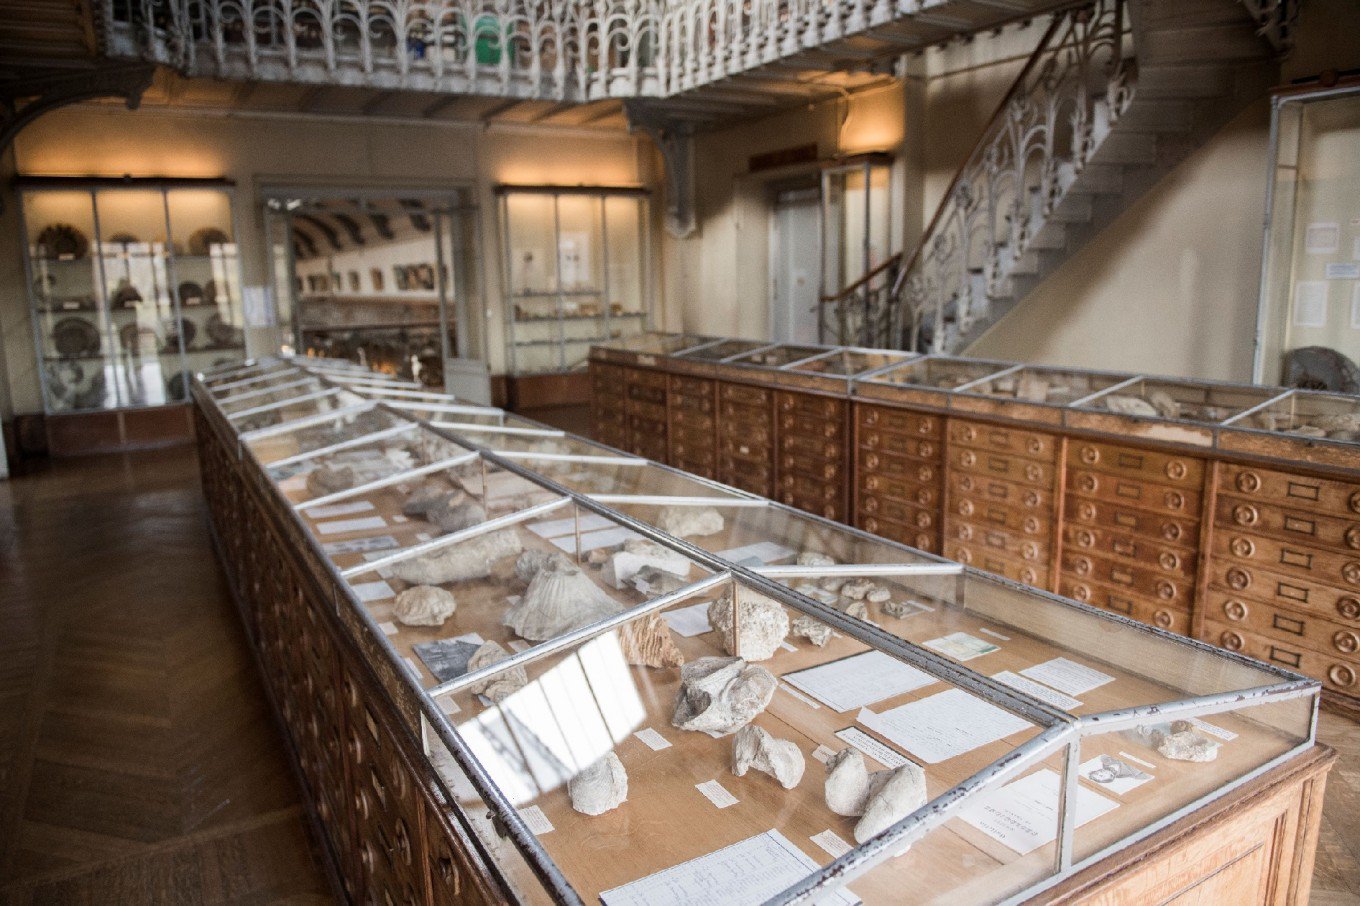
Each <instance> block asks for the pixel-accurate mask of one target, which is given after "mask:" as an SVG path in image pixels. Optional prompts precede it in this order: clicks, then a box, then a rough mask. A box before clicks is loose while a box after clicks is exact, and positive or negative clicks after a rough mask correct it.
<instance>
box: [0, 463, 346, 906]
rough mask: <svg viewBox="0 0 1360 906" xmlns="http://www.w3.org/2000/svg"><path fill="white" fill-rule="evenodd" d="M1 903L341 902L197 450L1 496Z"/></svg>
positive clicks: (87, 471) (59, 474)
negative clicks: (313, 828) (254, 650)
mask: <svg viewBox="0 0 1360 906" xmlns="http://www.w3.org/2000/svg"><path fill="white" fill-rule="evenodd" d="M0 577H2V578H0V586H2V587H3V594H0V902H6V903H30V902H32V903H100V904H108V903H177V904H178V903H185V904H191V903H280V902H289V903H303V902H318V903H320V902H328V901H329V899H330V898H329V891H328V888H327V886H326V883H325V880H324V877H323V876H322V874H321V873H320V870H319V869H318V867H317V864H316V862H315V860H314V857H313V855H312V853H311V852H310V849H309V845H308V840H307V836H306V832H305V829H304V826H303V822H304V820H305V819H304V816H303V814H302V810H301V807H300V805H299V794H298V790H297V788H296V786H295V784H294V781H293V778H292V775H291V774H290V773H289V769H288V766H287V763H286V760H285V755H284V753H283V751H282V749H281V746H280V743H279V740H278V737H277V733H276V730H275V728H274V726H273V724H272V723H271V719H270V716H269V713H268V709H267V705H266V704H265V701H264V698H263V690H262V689H261V686H260V682H259V680H258V678H257V676H256V673H255V669H254V665H253V663H252V662H251V660H250V657H249V652H248V649H247V647H246V641H245V638H244V635H243V634H242V631H241V629H240V626H239V623H238V621H237V618H236V613H235V611H234V610H233V608H232V604H231V602H230V599H229V597H228V594H227V589H226V585H225V583H224V582H223V579H222V576H221V574H220V572H219V570H218V568H217V565H216V563H215V562H214V560H213V554H212V549H211V547H210V544H209V541H208V534H207V529H206V523H205V513H204V505H203V498H202V494H201V492H200V490H199V486H198V471H197V464H196V462H195V459H194V454H193V451H192V449H190V448H187V447H183V448H179V449H175V450H169V451H161V452H156V453H148V454H139V455H136V456H126V457H123V456H118V457H100V458H91V459H84V460H79V461H67V462H62V463H57V464H55V465H53V466H52V467H50V468H48V469H47V470H45V471H43V472H42V473H40V474H37V475H32V476H27V477H22V478H17V479H14V480H13V481H10V482H7V483H6V482H0Z"/></svg>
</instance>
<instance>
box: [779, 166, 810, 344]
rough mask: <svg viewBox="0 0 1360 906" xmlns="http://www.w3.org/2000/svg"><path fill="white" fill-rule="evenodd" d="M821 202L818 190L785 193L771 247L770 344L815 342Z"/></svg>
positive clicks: (780, 195) (780, 197)
mask: <svg viewBox="0 0 1360 906" xmlns="http://www.w3.org/2000/svg"><path fill="white" fill-rule="evenodd" d="M820 203H821V197H820V193H819V190H818V189H816V188H807V189H795V190H790V191H786V192H781V193H780V194H779V195H778V196H777V197H776V199H775V205H774V237H773V242H771V244H770V258H771V260H770V277H771V286H770V290H771V295H770V311H771V315H772V318H771V320H772V322H773V323H772V324H771V339H773V340H776V341H779V342H782V343H816V342H817V339H818V337H817V335H818V318H819V313H818V311H817V308H818V304H819V301H818V282H819V281H818V276H819V269H818V264H819V261H820V247H819V232H820V216H821V214H820Z"/></svg>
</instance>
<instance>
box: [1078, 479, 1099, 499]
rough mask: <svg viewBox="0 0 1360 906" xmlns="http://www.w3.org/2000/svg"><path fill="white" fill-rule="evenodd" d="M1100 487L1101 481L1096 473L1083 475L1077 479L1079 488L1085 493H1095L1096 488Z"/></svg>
mask: <svg viewBox="0 0 1360 906" xmlns="http://www.w3.org/2000/svg"><path fill="white" fill-rule="evenodd" d="M1098 487H1100V482H1099V481H1097V480H1096V477H1095V476H1094V475H1083V476H1081V477H1080V478H1078V479H1077V488H1078V489H1079V490H1080V491H1081V492H1082V493H1085V494H1094V493H1095V492H1096V488H1098Z"/></svg>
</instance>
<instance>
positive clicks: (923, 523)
mask: <svg viewBox="0 0 1360 906" xmlns="http://www.w3.org/2000/svg"><path fill="white" fill-rule="evenodd" d="M934 524H935V517H933V516H931V515H930V514H929V513H917V514H916V526H917V527H918V528H930V527H931V526H932V525H934Z"/></svg>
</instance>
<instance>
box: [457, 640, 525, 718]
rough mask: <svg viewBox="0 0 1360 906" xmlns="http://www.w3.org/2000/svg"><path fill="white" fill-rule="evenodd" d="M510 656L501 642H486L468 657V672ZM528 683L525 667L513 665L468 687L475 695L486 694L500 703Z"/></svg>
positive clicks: (497, 662)
mask: <svg viewBox="0 0 1360 906" xmlns="http://www.w3.org/2000/svg"><path fill="white" fill-rule="evenodd" d="M508 657H510V652H508V651H506V650H505V649H504V648H502V647H501V646H500V643H498V642H485V643H484V644H483V645H482V646H481V647H480V648H478V649H477V650H476V651H474V652H472V657H470V658H468V665H467V672H468V673H473V672H475V671H477V670H481V669H482V668H483V667H490V666H491V665H492V664H499V663H500V662H501V661H503V660H505V659H506V658H508ZM527 685H529V675H528V674H527V673H525V672H524V668H523V667H511V668H510V669H509V670H502V671H501V672H500V673H496V674H492V675H491V676H490V677H488V678H487V679H484V680H482V681H481V682H479V683H473V684H472V685H471V686H468V689H469V691H471V692H472V693H473V694H474V695H485V696H486V697H487V698H489V699H491V700H492V701H493V702H497V703H500V702H502V701H504V700H505V699H506V698H508V697H509V696H510V695H513V694H514V693H515V692H518V691H519V690H520V689H523V688H524V687H525V686H527Z"/></svg>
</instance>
